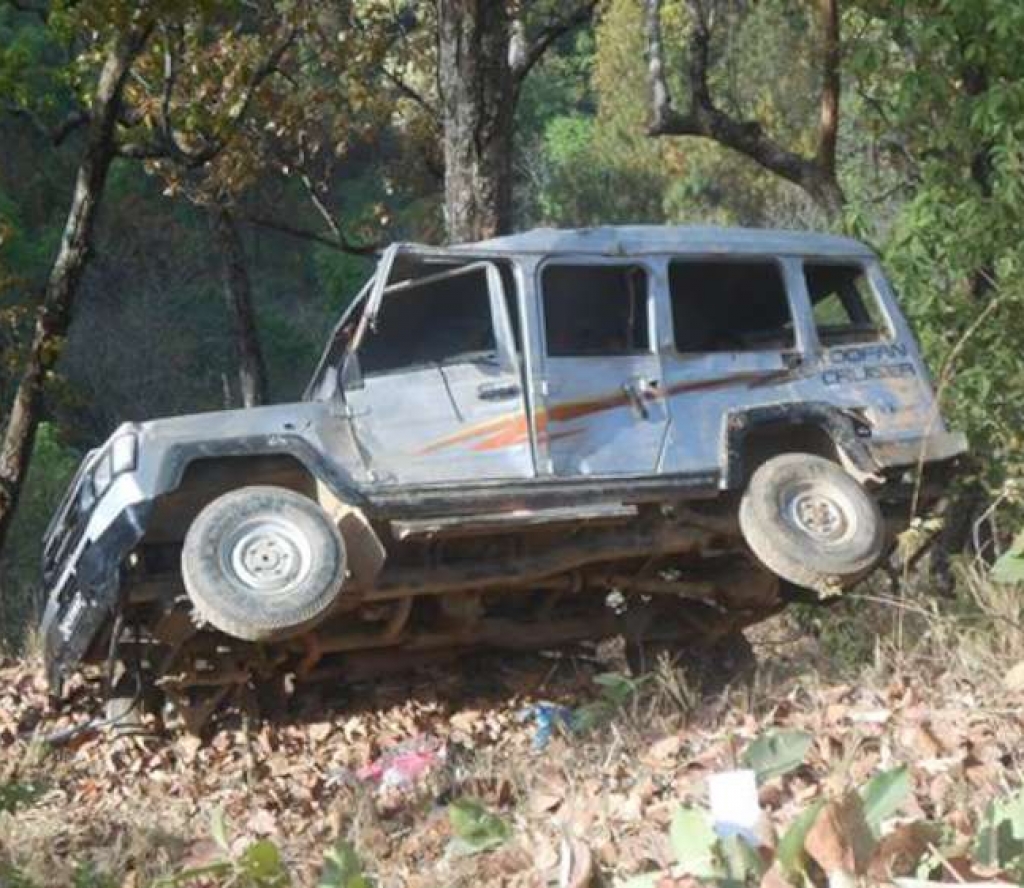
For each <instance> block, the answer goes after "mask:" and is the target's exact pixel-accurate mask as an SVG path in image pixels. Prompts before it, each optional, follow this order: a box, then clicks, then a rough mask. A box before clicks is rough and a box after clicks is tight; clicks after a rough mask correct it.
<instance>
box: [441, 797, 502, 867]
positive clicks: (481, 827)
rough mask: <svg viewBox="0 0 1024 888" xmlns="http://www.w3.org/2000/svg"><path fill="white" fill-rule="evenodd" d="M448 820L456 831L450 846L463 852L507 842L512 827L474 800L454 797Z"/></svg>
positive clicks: (495, 846)
mask: <svg viewBox="0 0 1024 888" xmlns="http://www.w3.org/2000/svg"><path fill="white" fill-rule="evenodd" d="M448 820H449V822H450V823H451V826H452V832H453V833H455V841H454V843H453V847H454V848H455V850H456V851H457V852H459V853H462V854H479V853H480V852H481V851H489V850H490V849H492V848H497V847H498V846H499V845H503V844H504V843H505V842H507V841H508V839H509V837H510V836H511V835H512V828H511V827H510V826H509V824H508V823H507V822H506V821H505V820H503V819H502V818H501V817H499V816H498V815H497V814H494V813H492V812H491V811H488V810H487V808H486V807H484V805H483V804H481V803H480V802H478V801H476V800H475V799H456V800H455V801H453V802H452V803H451V804H450V805H449V806H448Z"/></svg>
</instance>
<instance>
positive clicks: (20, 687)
mask: <svg viewBox="0 0 1024 888" xmlns="http://www.w3.org/2000/svg"><path fill="white" fill-rule="evenodd" d="M773 631H774V632H776V634H786V633H787V632H791V627H789V628H786V627H781V628H780V626H775V627H773V626H772V625H771V624H769V625H768V626H766V627H764V630H763V632H761V634H760V637H761V640H762V644H763V647H761V648H760V655H761V659H762V667H761V669H760V671H759V675H758V679H757V682H756V685H755V686H754V687H753V688H749V687H748V688H736V689H733V690H732V691H730V692H728V693H726V694H724V695H721V696H719V697H718V698H715V699H711V700H698V699H697V697H696V696H695V695H694V694H693V693H692V692H691V691H690V689H689V688H687V687H686V684H685V680H684V679H683V678H682V676H681V675H680V674H679V673H678V672H673V671H672V670H669V669H666V668H661V669H659V670H658V672H657V673H656V674H655V675H654V676H652V677H651V678H649V679H648V680H645V681H643V682H639V683H638V682H632V681H630V680H628V679H622V681H621V682H620V683H619V685H618V688H617V689H616V690H615V692H614V693H610V692H609V687H611V686H612V685H614V681H612V682H609V680H608V679H607V678H604V679H599V680H598V681H595V678H598V676H607V675H608V674H609V673H612V674H615V673H619V672H622V671H623V670H624V668H625V667H624V665H623V663H622V662H621V657H620V655H619V653H618V652H617V651H616V650H615V649H614V646H611V648H610V649H609V650H602V651H600V652H599V655H595V656H587V657H573V656H569V655H564V654H563V655H557V656H556V655H547V656H539V655H538V656H532V655H531V656H527V655H516V656H512V655H495V656H490V657H474V658H473V659H472V660H468V659H467V660H465V661H463V662H462V663H458V664H453V665H451V666H450V667H447V668H444V669H440V668H435V669H431V670H429V671H422V672H418V673H412V674H409V675H407V676H403V677H401V678H389V679H387V680H382V681H380V682H377V683H375V684H373V685H366V686H361V687H355V688H350V689H347V690H346V691H345V692H344V696H343V697H342V698H340V699H337V700H326V701H325V700H322V699H320V698H318V697H317V696H316V695H311V696H310V697H309V698H308V699H306V700H304V701H298V702H299V704H300V706H299V708H300V709H303V711H301V712H300V713H299V714H297V715H295V716H294V717H292V718H291V719H290V720H288V721H282V722H276V723H257V722H252V723H247V722H246V721H245V720H243V719H241V718H240V717H233V718H232V717H229V718H227V719H225V721H224V722H223V724H221V725H220V726H219V728H218V730H216V731H215V732H214V733H213V734H212V736H210V737H209V738H208V739H207V740H205V741H204V742H200V741H199V740H197V739H195V738H193V737H190V736H187V735H185V734H182V733H175V732H173V731H172V732H169V733H165V734H162V735H159V736H127V737H115V736H112V735H111V734H109V733H100V734H94V735H86V736H83V737H81V738H80V739H78V740H77V741H76V742H74V743H73V744H70V745H68V746H65V747H62V748H55V749H48V748H46V747H44V746H42V745H40V744H39V743H38V742H37V739H36V738H38V737H39V736H41V735H43V734H46V733H48V732H51V731H54V730H59V729H61V728H64V727H67V726H69V725H70V724H73V723H75V722H77V721H81V720H83V719H84V718H85V717H86V716H87V715H88V709H89V706H95V705H96V704H95V698H96V694H97V691H96V687H95V686H90V685H88V684H86V683H84V682H83V683H81V684H80V685H79V686H78V687H77V688H76V690H75V692H74V693H73V695H72V700H71V702H70V704H69V705H68V706H67V707H66V708H65V709H63V710H61V711H59V712H56V713H55V712H51V711H49V710H48V709H47V705H46V690H45V683H44V681H43V678H42V676H41V674H40V671H39V669H38V666H37V665H36V664H31V663H24V662H18V661H11V660H9V661H6V662H3V663H2V664H0V865H3V866H6V867H8V872H15V871H16V872H17V873H18V874H19V877H24V878H26V879H28V880H29V881H28V882H27V883H26V884H32V885H38V886H44V885H62V886H63V885H70V884H90V885H115V886H149V885H151V884H153V882H154V881H155V880H156V879H158V878H160V877H166V876H167V874H169V873H171V874H174V873H181V872H183V871H185V870H187V869H189V868H191V867H202V866H203V865H204V864H208V863H210V862H211V861H217V860H219V859H221V858H223V856H224V853H225V851H224V849H225V847H226V848H227V849H229V852H230V853H231V854H234V855H236V857H238V856H239V855H242V854H243V853H244V852H245V850H246V849H252V847H253V845H254V843H257V842H261V841H262V840H268V841H267V842H265V843H264V844H262V845H261V846H260V849H261V851H262V850H265V849H266V848H267V847H270V848H272V849H277V851H278V852H279V854H280V857H281V866H282V869H283V870H284V869H286V870H287V871H288V873H290V877H291V884H296V885H313V884H316V882H317V878H318V877H319V876H320V875H321V874H322V873H323V872H324V869H323V867H324V855H325V852H327V851H328V850H329V849H331V848H335V847H336V846H337V843H338V841H339V840H344V842H345V843H346V844H345V847H346V848H351V849H354V851H355V853H356V854H357V855H358V858H359V860H360V864H359V866H360V871H361V872H365V873H366V877H367V878H368V879H372V880H373V881H372V883H371V882H367V883H365V884H376V885H379V886H392V885H394V886H410V888H421V886H422V888H426V886H438V885H467V886H468V885H473V886H479V885H481V884H483V885H523V886H534V885H536V886H547V885H560V886H561V885H577V886H583V885H615V884H620V883H622V882H624V881H626V880H628V879H630V878H631V877H635V876H638V875H641V874H645V873H648V874H650V873H657V874H659V875H658V876H651V877H649V881H647V883H646V884H651V885H662V886H674V885H688V884H692V883H693V880H692V878H691V877H690V876H689V875H687V874H686V872H685V867H684V868H683V869H682V870H681V869H680V864H679V857H678V853H677V852H678V849H674V848H673V842H672V822H673V819H674V818H675V817H677V815H678V812H679V809H680V806H688V807H689V808H694V809H698V810H701V809H703V808H705V807H706V805H707V782H708V777H709V775H711V774H713V773H715V772H720V771H725V770H731V769H736V768H742V767H745V766H748V765H752V760H753V763H755V764H756V760H757V759H758V756H765V755H768V756H769V759H770V761H769V763H768V766H766V767H767V768H768V770H767V771H766V772H765V774H764V779H763V780H762V781H761V783H760V786H759V791H758V796H759V803H760V806H761V808H762V810H763V811H764V812H765V815H766V817H765V821H766V828H767V829H768V831H769V832H771V833H774V834H776V835H781V834H782V833H783V832H784V831H785V828H786V827H788V826H789V825H790V824H791V823H793V822H794V821H795V820H797V818H798V817H799V816H800V815H801V814H804V813H805V812H807V811H808V810H809V809H810V808H811V807H812V806H814V805H816V804H820V803H822V802H824V801H825V800H832V801H833V802H834V803H835V804H834V805H833V807H834V810H831V811H830V816H840V817H841V816H842V803H841V800H842V799H844V798H846V797H847V796H848V794H849V792H850V790H851V789H855V788H858V787H863V786H864V785H865V784H867V783H868V781H870V780H871V778H872V777H876V776H877V775H879V774H880V773H886V772H890V773H899V772H897V771H896V770H895V769H898V768H899V767H900V766H906V769H905V774H906V777H905V778H899V779H905V780H906V782H907V783H908V785H909V793H908V794H906V795H905V796H901V797H900V798H899V799H898V800H897V801H898V803H899V804H898V810H894V811H890V810H889V809H888V808H887V809H886V811H885V813H886V815H887V822H886V826H885V830H884V832H885V833H886V834H887V835H889V836H894V837H895V838H890V839H886V838H884V837H883V839H882V841H883V842H885V841H888V842H889V843H890V844H894V845H896V846H899V843H900V842H903V843H904V844H906V843H908V842H911V841H917V842H918V844H920V843H921V842H924V845H923V846H922V848H923V847H925V846H927V847H933V845H932V842H931V840H930V838H929V837H927V836H924V837H922V834H919V831H918V832H915V830H914V829H903V828H902V827H910V826H914V825H915V824H924V823H928V824H938V825H940V826H941V828H942V829H943V830H944V831H945V838H944V841H945V842H946V843H947V845H948V843H949V842H950V841H952V842H953V843H954V847H955V846H956V842H957V841H958V840H959V841H960V845H962V846H964V847H967V846H969V845H971V844H972V843H977V841H978V835H979V832H980V831H981V830H982V829H983V828H984V825H983V824H982V823H981V820H982V818H983V816H984V815H983V812H984V811H985V809H986V806H987V805H988V804H989V802H990V801H992V800H996V799H1004V798H1006V797H1008V795H1009V794H1011V793H1013V792H1015V791H1017V790H1018V789H1019V787H1020V784H1021V778H1022V773H1024V715H1022V708H1021V703H1022V699H1024V698H1022V694H1021V693H1020V692H1019V691H1013V690H1011V691H1007V690H1006V688H1005V687H1001V688H997V687H993V688H985V687H982V686H980V685H978V684H975V683H974V682H972V681H971V680H970V679H969V678H967V677H965V676H963V675H962V674H957V673H956V672H955V671H943V669H942V668H939V667H933V668H930V669H922V668H921V666H920V664H915V665H914V666H913V668H909V667H905V668H900V667H898V666H896V665H893V664H891V663H890V664H889V665H888V666H887V667H886V668H878V667H873V668H866V669H864V670H861V671H859V672H858V673H857V676H856V681H853V680H846V681H842V680H837V679H832V680H826V679H825V678H822V677H821V674H822V673H820V672H818V671H815V668H814V667H815V663H818V664H824V663H826V662H827V657H826V656H825V652H823V651H820V650H814V649H813V644H812V643H811V642H809V641H807V640H806V639H804V640H802V641H800V642H796V643H793V644H790V645H789V646H788V647H787V646H786V645H785V644H780V643H778V642H777V641H774V640H773V636H772V633H773ZM623 687H625V689H626V692H625V693H623V691H622V688H623ZM539 704H543V706H545V707H549V711H550V708H551V707H557V711H558V712H571V713H581V712H583V713H588V714H589V716H590V717H588V718H587V719H586V720H585V723H586V726H587V730H585V731H574V730H573V729H572V727H571V725H572V721H571V720H568V719H567V720H565V721H564V722H561V721H560V722H557V723H556V724H555V725H554V729H553V730H552V725H551V724H550V723H549V724H548V725H547V728H548V731H549V732H550V735H551V736H550V740H549V741H548V742H547V743H546V744H541V745H542V746H543V748H537V746H538V744H537V742H536V741H537V731H538V724H537V719H536V717H535V716H536V713H537V712H538V711H539V710H538V708H537V707H538V705H539ZM531 707H533V708H532V709H531ZM595 714H596V716H595ZM580 723H581V724H582V723H583V722H580ZM798 733H799V734H801V736H805V737H806V741H804V740H801V741H799V742H798V743H797V747H798V753H797V759H796V760H795V761H793V762H787V763H786V765H785V767H781V768H779V769H778V772H774V771H773V772H771V773H769V772H768V771H770V768H771V767H772V766H773V765H772V763H776V764H777V763H778V761H780V758H779V756H780V755H781V759H782V760H784V759H785V757H786V755H787V754H788V755H792V754H793V752H792V750H793V748H794V747H793V746H792V745H786V746H785V749H782V750H781V751H779V750H776V753H778V754H777V755H776V756H775V757H774V758H771V756H772V755H773V753H772V750H771V746H772V744H773V743H775V744H776V745H777V744H778V743H779V738H783V739H785V738H786V736H787V734H792V735H794V736H795V735H796V734H798ZM766 738H774V739H766ZM403 756H404V758H403ZM396 762H412V763H414V764H413V765H412V766H410V770H409V771H408V772H406V771H405V770H403V769H404V768H405V767H406V765H405V764H402V765H401V766H398V765H396V764H395V763H396ZM389 768H390V771H389ZM388 774H390V775H391V778H390V779H388V778H387V775H388ZM886 789H887V787H885V786H882V787H880V789H879V793H880V795H879V798H881V799H882V804H883V805H884V804H886V798H885V795H884V792H883V791H884V790H886ZM890 791H893V790H890ZM836 800H839V801H836ZM876 802H877V800H876ZM837 811H838V812H839V813H838V814H836V812H837ZM805 818H806V815H805ZM824 822H825V818H824V817H823V818H822V819H821V823H820V824H818V825H817V826H819V827H820V829H819V832H820V831H821V830H822V829H825V827H824V826H821V824H823V823H824ZM211 824H212V826H211ZM801 835H803V834H801ZM915 836H916V838H915ZM810 839H811V840H815V841H817V842H819V844H820V843H822V842H824V843H826V844H827V843H828V841H829V840H830V836H829V835H811V836H810ZM935 841H938V840H937V839H936V840H935ZM775 842H776V839H775V838H771V837H769V838H767V839H765V843H766V844H769V845H772V844H773V843H775ZM808 847H810V845H809V846H808ZM922 848H918V849H917V851H918V852H919V853H918V854H917V857H918V858H919V857H920V853H923V852H922ZM833 850H834V851H835V853H837V854H842V853H846V851H849V849H845V850H844V849H838V850H836V849H833ZM896 850H897V851H899V847H897V848H896ZM346 853H347V852H346ZM823 853H832V851H827V852H823ZM849 853H853V852H852V851H849ZM892 859H893V860H895V859H896V858H895V857H893V858H892ZM949 865H950V866H951V867H952V868H954V869H955V865H956V863H955V861H953V862H951V863H950V864H949ZM14 868H16V870H15V869H14ZM3 872H4V870H3V869H0V883H3V882H4V876H3ZM83 872H88V873H92V874H102V878H103V879H106V881H95V882H92V883H88V882H82V881H81V873H83ZM961 872H962V873H964V872H966V877H968V878H973V879H974V880H975V881H977V880H978V878H979V873H978V872H977V871H966V870H963V868H962V867H961ZM985 874H986V873H982V874H981V875H985ZM987 874H988V875H989V876H990V877H992V878H996V877H998V875H999V873H998V867H996V868H995V869H992V868H990V869H989V871H988V872H987ZM876 875H877V874H876ZM813 876H814V874H813V873H811V877H812V878H813ZM76 878H77V879H79V882H73V879H76ZM97 878H99V877H97ZM959 878H964V876H963V875H961V876H958V877H957V878H953V875H950V877H949V881H951V882H953V881H957V880H958V879H959ZM241 883H242V882H239V884H241ZM10 884H15V883H14V882H13V881H11V882H10ZM189 884H220V883H219V882H217V881H216V878H214V877H213V876H211V877H210V878H209V879H208V880H207V881H202V880H199V881H195V882H190V883H189ZM253 884H264V883H253ZM266 884H277V883H271V882H267V883H266ZM280 884H285V883H284V882H281V883H280ZM337 884H352V885H358V884H364V883H360V882H357V881H352V882H350V883H349V882H344V881H338V882H337ZM764 884H787V883H786V882H785V880H783V881H782V882H781V883H779V882H774V883H773V882H770V879H769V878H768V877H766V878H765V882H764Z"/></svg>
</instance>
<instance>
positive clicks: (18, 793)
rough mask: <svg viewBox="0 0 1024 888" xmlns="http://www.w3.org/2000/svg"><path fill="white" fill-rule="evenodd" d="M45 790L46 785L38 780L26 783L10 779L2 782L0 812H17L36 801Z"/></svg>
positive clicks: (0, 787) (0, 784) (0, 786)
mask: <svg viewBox="0 0 1024 888" xmlns="http://www.w3.org/2000/svg"><path fill="white" fill-rule="evenodd" d="M44 792H46V785H45V784H43V783H40V782H38V781H36V782H31V783H26V782H24V781H21V780H8V781H6V782H4V783H0V813H3V812H7V813H11V814H13V813H15V812H17V811H18V810H19V809H21V808H25V807H27V806H29V805H31V804H32V803H33V802H35V801H36V799H38V798H39V797H40V796H41V795H42V794H43V793H44Z"/></svg>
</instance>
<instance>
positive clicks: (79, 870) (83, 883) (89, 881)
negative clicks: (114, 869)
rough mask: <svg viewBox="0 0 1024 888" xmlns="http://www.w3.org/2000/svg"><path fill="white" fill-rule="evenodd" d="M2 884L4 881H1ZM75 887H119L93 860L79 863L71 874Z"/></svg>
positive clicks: (115, 880)
mask: <svg viewBox="0 0 1024 888" xmlns="http://www.w3.org/2000/svg"><path fill="white" fill-rule="evenodd" d="M0 884H2V883H0ZM71 884H72V886H73V888H117V886H118V881H117V879H115V878H114V877H113V876H111V875H110V874H109V873H105V872H103V871H102V870H99V869H97V868H96V864H94V863H92V862H86V863H79V864H78V865H77V866H76V867H75V869H74V872H72V874H71Z"/></svg>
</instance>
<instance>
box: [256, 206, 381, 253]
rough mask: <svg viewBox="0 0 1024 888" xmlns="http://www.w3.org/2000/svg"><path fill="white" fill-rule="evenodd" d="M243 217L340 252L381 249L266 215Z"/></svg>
mask: <svg viewBox="0 0 1024 888" xmlns="http://www.w3.org/2000/svg"><path fill="white" fill-rule="evenodd" d="M242 218H243V220H244V221H245V222H248V223H249V224H250V225H255V226H257V227H258V228H266V229H267V230H268V231H276V232H278V233H280V234H286V235H288V236H289V237H296V238H299V239H300V240H307V241H312V242H313V243H317V244H322V245H323V246H325V247H330V248H331V249H332V250H338V251H339V252H342V253H348V254H350V255H353V256H372V255H374V254H375V253H378V252H379V251H380V244H365V245H364V244H351V243H349V242H348V241H338V240H336V239H335V238H334V237H329V236H328V235H326V234H322V233H321V232H318V231H312V230H311V229H308V228H302V227H300V226H298V225H291V224H289V223H288V222H281V221H280V220H279V219H268V218H266V217H265V216H252V215H246V216H243V217H242Z"/></svg>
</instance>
